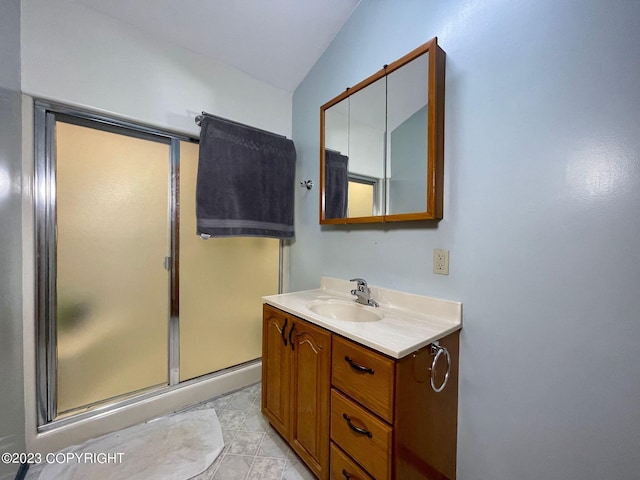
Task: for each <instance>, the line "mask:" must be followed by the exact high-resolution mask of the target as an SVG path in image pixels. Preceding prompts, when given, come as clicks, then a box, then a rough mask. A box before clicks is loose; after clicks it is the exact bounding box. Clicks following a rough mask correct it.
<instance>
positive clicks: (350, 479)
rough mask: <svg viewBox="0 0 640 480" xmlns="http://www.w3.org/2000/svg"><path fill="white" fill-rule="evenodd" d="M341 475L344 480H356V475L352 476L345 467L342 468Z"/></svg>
mask: <svg viewBox="0 0 640 480" xmlns="http://www.w3.org/2000/svg"><path fill="white" fill-rule="evenodd" d="M342 475H344V480H358V477H354V476H353V475H351V474H350V473H349V472H347V470H346V469H344V468H343V469H342Z"/></svg>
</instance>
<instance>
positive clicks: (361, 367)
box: [344, 357, 376, 375]
mask: <svg viewBox="0 0 640 480" xmlns="http://www.w3.org/2000/svg"><path fill="white" fill-rule="evenodd" d="M344 359H345V361H346V362H347V363H348V364H349V365H350V366H351V368H353V369H354V370H357V371H358V372H364V373H368V374H370V375H373V374H374V373H376V372H375V371H374V370H373V368H369V367H365V366H364V365H358V364H357V363H356V362H354V361H353V360H351V358H349V357H344Z"/></svg>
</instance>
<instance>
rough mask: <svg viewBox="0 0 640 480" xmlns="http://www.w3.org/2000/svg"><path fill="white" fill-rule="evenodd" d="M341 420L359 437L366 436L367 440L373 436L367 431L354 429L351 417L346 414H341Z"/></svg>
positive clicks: (358, 428)
mask: <svg viewBox="0 0 640 480" xmlns="http://www.w3.org/2000/svg"><path fill="white" fill-rule="evenodd" d="M342 418H344V419H345V420H346V421H347V425H349V428H350V429H351V430H353V431H354V432H356V433H359V434H360V435H366V436H367V437H369V438H373V434H372V433H371V432H370V431H369V430H365V429H364V428H360V427H356V426H355V425H354V424H353V423H351V417H350V416H349V415H347V414H346V413H343V414H342Z"/></svg>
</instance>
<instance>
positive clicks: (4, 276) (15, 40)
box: [0, 0, 25, 480]
mask: <svg viewBox="0 0 640 480" xmlns="http://www.w3.org/2000/svg"><path fill="white" fill-rule="evenodd" d="M0 65H2V67H1V68H0V390H1V392H2V393H1V394H0V453H6V452H15V453H21V452H24V449H25V447H24V398H23V378H22V372H23V368H22V281H21V279H22V245H21V242H22V235H21V228H22V207H21V205H22V204H21V167H22V158H21V151H22V139H21V131H22V125H21V121H22V120H21V97H20V0H3V1H2V2H0ZM17 470H18V465H13V464H11V463H5V462H0V479H1V480H5V479H13V478H14V476H15V474H16V471H17Z"/></svg>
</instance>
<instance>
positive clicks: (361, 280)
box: [349, 278, 367, 288]
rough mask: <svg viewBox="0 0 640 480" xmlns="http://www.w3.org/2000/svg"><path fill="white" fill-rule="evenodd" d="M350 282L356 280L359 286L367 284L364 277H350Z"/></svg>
mask: <svg viewBox="0 0 640 480" xmlns="http://www.w3.org/2000/svg"><path fill="white" fill-rule="evenodd" d="M349 281H350V282H357V283H358V286H359V287H361V286H362V287H365V288H366V286H367V281H366V280H365V279H364V278H352V279H351V280H349Z"/></svg>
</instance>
